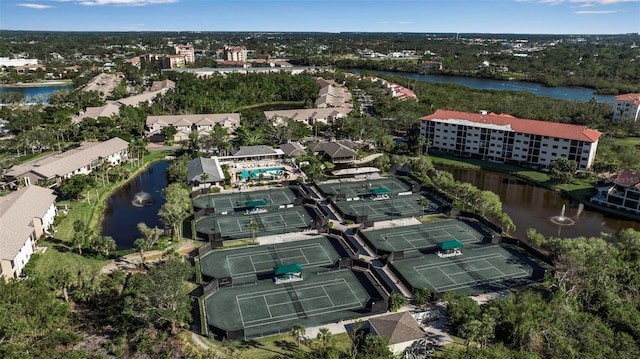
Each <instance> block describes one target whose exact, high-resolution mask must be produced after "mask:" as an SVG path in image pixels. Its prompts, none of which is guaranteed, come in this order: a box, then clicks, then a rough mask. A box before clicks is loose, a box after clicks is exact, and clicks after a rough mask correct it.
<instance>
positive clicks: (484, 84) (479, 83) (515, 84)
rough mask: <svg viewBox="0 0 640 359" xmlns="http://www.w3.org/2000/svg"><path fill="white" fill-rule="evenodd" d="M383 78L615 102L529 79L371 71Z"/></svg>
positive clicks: (585, 89) (575, 88)
mask: <svg viewBox="0 0 640 359" xmlns="http://www.w3.org/2000/svg"><path fill="white" fill-rule="evenodd" d="M349 71H352V72H354V73H357V74H360V73H361V72H362V70H361V69H351V70H349ZM370 72H371V73H373V74H376V75H377V76H380V77H382V78H385V76H386V77H389V76H396V77H403V78H407V79H412V80H416V81H421V82H431V83H449V84H457V85H462V86H467V87H469V88H472V89H476V90H502V91H527V92H531V93H532V94H535V95H538V96H546V97H551V98H556V99H561V100H577V101H589V100H591V99H592V98H596V99H597V100H598V102H601V103H604V102H609V103H613V101H614V98H615V96H613V95H596V94H594V91H593V89H591V88H588V87H580V86H558V87H548V86H545V85H543V84H540V83H537V82H527V81H503V80H493V79H485V78H477V77H463V76H445V75H419V74H414V73H406V72H392V71H370Z"/></svg>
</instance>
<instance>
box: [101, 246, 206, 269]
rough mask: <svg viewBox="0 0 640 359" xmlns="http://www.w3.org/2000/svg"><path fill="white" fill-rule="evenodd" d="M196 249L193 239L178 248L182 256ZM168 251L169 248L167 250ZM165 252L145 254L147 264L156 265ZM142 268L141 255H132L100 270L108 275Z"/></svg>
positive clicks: (119, 258)
mask: <svg viewBox="0 0 640 359" xmlns="http://www.w3.org/2000/svg"><path fill="white" fill-rule="evenodd" d="M195 248H196V246H195V243H194V241H193V240H191V239H185V240H182V241H181V242H180V244H179V246H178V252H180V254H188V253H189V252H191V251H192V250H194V249H195ZM167 249H168V248H167ZM163 252H164V251H160V250H153V251H146V252H144V258H145V263H154V262H158V261H159V260H161V259H162V253H163ZM139 267H140V253H137V252H136V253H131V254H127V255H124V256H122V257H118V258H116V259H114V260H112V261H111V262H109V263H108V264H106V265H105V266H104V267H102V269H100V273H102V274H108V273H111V272H113V271H116V270H123V271H127V270H129V271H131V270H136V269H138V268H139Z"/></svg>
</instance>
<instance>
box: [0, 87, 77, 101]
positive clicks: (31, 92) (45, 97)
mask: <svg viewBox="0 0 640 359" xmlns="http://www.w3.org/2000/svg"><path fill="white" fill-rule="evenodd" d="M60 90H73V85H51V86H42V87H0V93H2V92H17V93H20V94H22V96H24V98H25V102H27V103H34V102H37V103H46V102H48V101H49V97H50V96H51V94H53V93H54V92H56V91H60Z"/></svg>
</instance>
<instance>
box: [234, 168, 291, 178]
mask: <svg viewBox="0 0 640 359" xmlns="http://www.w3.org/2000/svg"><path fill="white" fill-rule="evenodd" d="M284 171H285V168H284V167H270V168H256V169H255V170H242V171H240V172H239V173H238V177H240V176H242V179H244V180H248V179H250V178H251V179H255V180H257V179H260V174H262V177H263V178H265V179H272V178H278V177H280V176H281V172H284ZM238 179H240V178H238Z"/></svg>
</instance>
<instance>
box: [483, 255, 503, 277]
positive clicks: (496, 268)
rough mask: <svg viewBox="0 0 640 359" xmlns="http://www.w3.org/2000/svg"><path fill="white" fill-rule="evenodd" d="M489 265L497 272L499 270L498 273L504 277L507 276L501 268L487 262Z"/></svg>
mask: <svg viewBox="0 0 640 359" xmlns="http://www.w3.org/2000/svg"><path fill="white" fill-rule="evenodd" d="M484 261H485V262H487V260H486V259H484ZM487 264H489V265H490V266H492V267H493V268H494V269H495V270H497V271H498V272H500V273H502V275H506V274H505V273H504V272H503V271H501V270H500V268H498V267H496V266H494V265H493V264H491V263H490V262H487Z"/></svg>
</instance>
